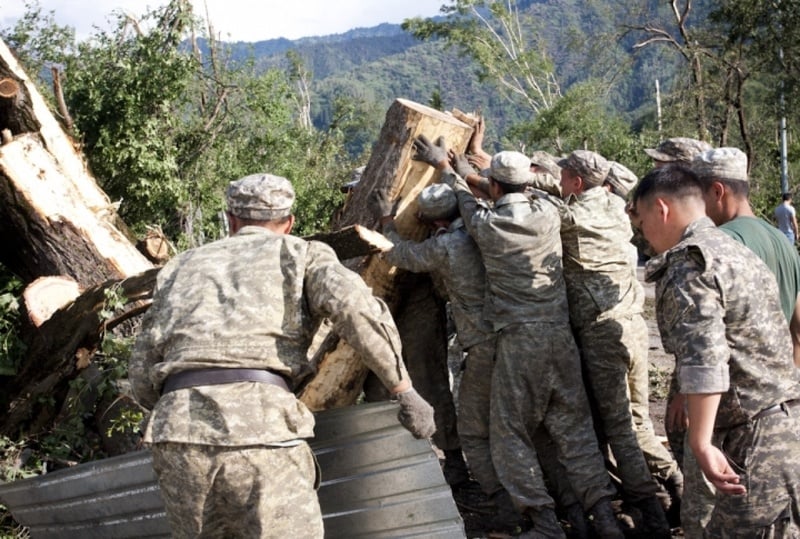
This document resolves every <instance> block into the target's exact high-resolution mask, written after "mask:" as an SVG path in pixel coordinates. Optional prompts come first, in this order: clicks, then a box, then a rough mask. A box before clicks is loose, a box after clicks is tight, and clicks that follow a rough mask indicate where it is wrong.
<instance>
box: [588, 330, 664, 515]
mask: <svg viewBox="0 0 800 539" xmlns="http://www.w3.org/2000/svg"><path fill="white" fill-rule="evenodd" d="M576 336H577V342H578V346H579V347H580V349H581V358H582V360H583V367H584V369H585V373H586V383H587V387H588V390H589V393H590V395H591V397H592V402H593V404H594V406H595V407H596V410H597V413H598V416H599V419H600V427H601V429H602V434H603V435H604V436H605V439H606V440H607V442H608V444H609V446H610V448H611V452H612V453H613V455H614V459H615V461H616V463H617V473H618V475H619V479H620V481H621V483H622V487H623V489H624V490H625V493H626V495H627V496H628V497H630V499H631V500H633V501H636V500H641V499H644V498H648V497H650V496H653V495H654V494H655V493H656V492H658V484H657V483H656V481H655V479H653V476H652V475H651V474H650V469H649V467H648V465H647V462H646V461H645V457H644V453H643V452H642V447H641V446H640V445H639V441H638V439H637V436H636V433H635V432H634V429H633V418H632V413H631V400H630V393H629V388H628V381H629V379H628V376H629V373H631V372H632V371H634V372H636V375H637V376H639V377H641V369H642V368H643V367H644V369H645V372H646V369H647V363H646V362H647V355H646V350H647V325H646V324H645V322H644V319H643V318H642V317H641V316H640V315H634V316H627V317H617V318H607V319H605V320H601V321H598V322H593V323H590V324H586V325H584V326H583V327H580V328H577V329H576ZM639 391H646V390H645V389H642V388H641V387H640V388H639ZM645 395H646V393H645ZM639 398H641V396H640V397H639ZM645 402H646V399H645ZM647 413H648V415H649V411H648V412H647ZM640 434H641V436H642V437H645V438H647V444H646V445H647V446H648V447H650V448H655V447H656V446H657V445H659V444H658V440H656V439H655V433H654V432H653V430H652V424H651V425H650V431H649V434H650V436H649V437H648V436H646V435H647V434H648V432H647V431H642V432H641V433H640ZM664 452H665V453H667V455H666V456H667V458H669V454H668V452H666V450H665V451H664Z"/></svg>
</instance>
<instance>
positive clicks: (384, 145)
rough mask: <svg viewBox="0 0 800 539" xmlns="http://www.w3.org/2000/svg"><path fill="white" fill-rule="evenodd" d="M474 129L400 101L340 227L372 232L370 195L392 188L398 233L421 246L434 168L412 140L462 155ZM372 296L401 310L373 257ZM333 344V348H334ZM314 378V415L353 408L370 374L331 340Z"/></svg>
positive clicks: (386, 269)
mask: <svg viewBox="0 0 800 539" xmlns="http://www.w3.org/2000/svg"><path fill="white" fill-rule="evenodd" d="M472 132H473V129H472V128H471V127H470V126H468V125H466V124H464V123H463V122H461V121H459V120H457V119H455V118H454V117H453V116H452V115H448V114H445V113H442V112H440V111H437V110H434V109H431V108H430V107H426V106H424V105H420V104H418V103H414V102H412V101H408V100H405V99H398V100H396V101H395V102H394V103H393V104H392V106H391V107H390V108H389V110H388V112H387V113H386V120H385V122H384V125H383V128H382V129H381V133H380V137H379V139H378V142H377V144H376V145H375V149H374V150H373V152H372V155H371V157H370V160H369V163H367V166H366V169H365V170H364V174H363V176H362V178H361V181H360V182H359V183H358V184H357V185H356V186H355V187H354V188H353V190H352V192H351V194H350V197H349V199H348V202H347V206H346V207H345V208H344V211H343V212H342V213H341V215H340V216H339V221H338V223H337V224H336V226H340V227H343V226H348V225H354V224H360V225H363V226H366V227H369V228H374V227H375V225H376V223H377V216H375V215H372V214H371V212H370V210H369V205H368V198H369V194H370V193H371V192H372V191H373V190H374V189H378V188H381V187H383V186H387V185H388V186H391V192H392V196H393V199H395V200H396V199H399V200H400V201H399V205H398V209H397V216H396V218H395V223H396V225H397V229H398V232H399V233H400V234H401V235H402V236H404V237H406V238H411V239H416V240H421V239H423V238H424V237H425V236H426V235H427V230H426V228H425V227H424V226H423V225H422V224H421V223H420V222H419V221H418V220H417V218H416V213H417V206H418V204H417V195H418V194H419V192H420V191H422V189H424V188H425V186H427V185H429V184H430V183H432V182H433V181H435V179H436V174H437V172H436V171H435V170H434V169H433V168H432V167H430V166H428V165H426V164H424V163H419V162H416V161H413V160H412V159H411V156H412V153H413V150H412V144H413V142H414V139H415V138H416V137H417V136H418V135H421V134H424V135H425V136H426V137H428V138H430V139H431V140H435V139H436V138H438V137H440V136H443V137H444V139H445V142H446V144H447V147H448V148H453V149H455V150H456V151H457V152H463V151H464V150H465V148H466V145H467V143H468V142H469V139H470V137H471V136H472ZM357 268H358V270H359V272H360V273H361V276H362V278H363V279H364V281H365V282H366V283H367V284H368V285H369V286H371V287H372V290H373V293H374V294H375V295H376V296H379V297H381V298H383V299H384V300H386V302H387V303H388V304H389V307H390V308H392V309H393V310H394V308H395V307H396V306H397V304H398V299H399V298H398V287H397V278H398V271H397V269H396V268H394V267H392V266H391V265H389V264H388V263H387V262H386V261H384V260H383V259H382V258H381V257H379V256H370V257H367V258H365V259H363V260H362V261H360V264H359V265H358V266H357ZM334 344H335V347H333V346H334ZM317 355H318V357H319V358H320V359H319V365H318V371H317V374H316V376H315V377H314V378H313V379H312V380H311V381H310V382H309V383H308V384H307V385H306V387H305V388H304V389H303V391H302V393H301V399H302V401H303V402H304V403H305V404H306V405H307V406H308V407H309V408H310V409H311V410H314V411H318V410H324V409H328V408H332V407H339V406H347V405H349V404H353V403H354V402H355V401H356V399H357V398H358V395H359V394H360V393H361V389H362V383H363V381H364V378H365V377H366V375H367V370H366V368H365V367H364V365H363V362H362V361H361V360H360V358H359V357H358V355H357V354H356V353H355V351H354V350H353V349H352V348H351V347H350V346H349V345H348V344H347V343H345V342H344V341H341V340H337V339H335V338H331V339H329V340H328V341H326V343H325V345H324V346H323V347H321V349H320V351H319V352H318V354H317Z"/></svg>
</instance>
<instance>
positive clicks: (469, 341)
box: [383, 218, 501, 494]
mask: <svg viewBox="0 0 800 539" xmlns="http://www.w3.org/2000/svg"><path fill="white" fill-rule="evenodd" d="M383 233H384V235H385V236H386V237H387V238H388V239H389V240H391V241H392V243H394V247H393V248H392V249H390V250H388V251H385V252H384V253H383V256H384V258H385V259H386V260H387V262H389V263H390V264H392V265H394V266H397V267H398V268H402V269H405V270H408V271H412V272H429V273H431V274H433V275H434V276H435V278H438V279H440V280H441V282H442V283H443V286H444V288H445V290H446V291H447V294H448V297H449V299H450V307H451V312H452V315H453V320H454V322H455V326H456V331H457V337H458V342H459V344H460V345H461V349H462V350H463V351H464V352H466V354H467V359H466V369H465V371H464V373H463V375H462V379H461V386H460V390H459V401H458V409H459V413H458V432H459V436H460V439H461V445H462V448H463V450H464V454H465V455H466V457H467V462H468V463H469V466H470V470H471V471H472V474H473V476H474V477H475V479H476V480H477V481H478V482H479V483H480V485H481V487H482V488H483V489H484V491H485V492H486V493H487V494H492V493H493V492H495V491H497V490H499V489H500V488H501V485H500V482H499V480H498V479H497V474H496V473H495V470H494V466H493V465H492V460H491V455H490V453H489V392H490V389H491V381H492V368H493V366H494V332H493V331H492V328H491V326H490V325H489V323H488V322H486V321H485V320H484V319H483V303H484V298H485V291H486V272H485V270H484V267H483V261H482V260H481V254H480V251H478V246H477V245H475V242H474V241H473V239H472V238H471V237H470V236H469V234H468V233H467V230H466V228H465V227H464V221H463V220H462V219H460V218H458V219H456V220H455V221H453V222H452V223H450V226H449V227H448V228H447V229H446V230H445V229H440V230H438V231H437V232H436V233H435V234H434V235H433V236H432V237H430V238H428V239H427V240H425V241H422V242H415V241H409V240H403V239H402V238H401V237H400V235H399V234H398V233H397V229H396V228H395V227H394V224H393V223H389V224H387V225H385V226H384V228H383ZM412 374H413V373H412ZM414 379H415V380H417V378H414Z"/></svg>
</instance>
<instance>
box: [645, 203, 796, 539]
mask: <svg viewBox="0 0 800 539" xmlns="http://www.w3.org/2000/svg"><path fill="white" fill-rule="evenodd" d="M647 279H648V280H649V281H657V285H656V298H657V300H656V301H657V314H658V325H659V329H660V331H661V336H662V340H663V341H664V348H665V350H667V351H669V352H671V353H673V354H675V358H676V363H677V366H676V370H677V373H678V374H677V376H678V382H679V384H680V391H681V393H685V394H697V393H720V394H721V401H720V404H719V409H718V411H717V416H716V422H715V425H714V436H713V443H714V445H716V446H717V447H719V448H720V449H721V450H722V451H723V452H724V453H725V455H726V456H727V457H728V460H729V462H730V464H731V466H732V468H733V469H734V470H735V471H736V472H737V473H738V474H739V475H740V479H741V482H742V484H744V485H745V486H746V487H747V494H746V495H744V496H728V495H723V494H717V497H716V505H715V507H714V510H713V513H712V514H711V518H710V521H709V522H708V525H707V526H706V529H705V536H707V537H797V536H798V534H800V528H799V527H798V524H800V523H799V522H798V515H800V504H799V503H798V501H799V500H798V490H797V489H798V485H799V484H800V467H799V466H798V464H797V458H796V457H797V455H798V454H800V453H799V452H800V419H799V418H798V416H799V415H800V412H799V411H798V408H797V407H794V408H790V407H789V406H787V405H784V406H782V407H780V408H776V409H773V411H775V412H776V413H766V412H765V411H766V410H769V409H770V408H771V407H773V406H774V405H779V404H781V403H786V402H788V401H793V400H797V399H800V375H799V374H798V371H797V370H796V369H795V368H794V365H793V362H792V343H791V339H790V337H789V332H788V328H787V324H786V320H785V318H784V317H783V315H782V313H781V310H780V305H779V304H778V301H777V288H776V283H775V279H774V277H773V276H772V275H771V274H770V273H769V270H768V269H767V267H766V266H764V264H763V263H762V262H761V260H759V258H758V257H757V256H756V255H755V254H753V253H752V252H751V251H750V250H748V249H747V248H745V247H743V246H741V245H739V244H738V243H736V242H735V241H734V240H732V239H730V238H729V237H727V236H726V235H725V234H724V233H723V232H721V231H719V230H717V229H716V227H714V224H713V223H712V222H711V220H710V219H708V218H706V217H704V218H701V219H698V220H697V221H695V222H693V223H692V224H691V225H689V227H687V229H686V231H685V232H684V234H683V237H682V238H681V241H680V242H679V243H678V244H677V245H676V246H674V247H673V248H671V249H669V250H668V251H666V252H664V253H662V254H661V255H659V256H658V257H656V258H654V259H653V260H651V261H650V262H649V263H648V265H647ZM688 488H689V485H688V484H687V492H688Z"/></svg>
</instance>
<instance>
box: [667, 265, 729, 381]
mask: <svg viewBox="0 0 800 539" xmlns="http://www.w3.org/2000/svg"><path fill="white" fill-rule="evenodd" d="M698 256H699V257H702V255H700V254H699V252H698V253H695V256H692V254H691V253H686V256H684V257H683V259H682V260H679V261H676V262H675V263H674V265H672V266H671V268H670V272H669V275H668V276H666V278H667V279H668V281H667V284H666V285H665V287H664V290H663V292H662V294H661V297H660V298H659V305H658V308H659V310H660V318H661V320H662V323H663V325H664V326H665V328H664V329H665V331H664V332H663V333H665V334H667V335H669V346H668V349H670V351H672V353H674V354H675V359H676V362H677V370H678V382H679V385H680V391H681V393H689V394H691V393H724V392H726V391H727V390H728V388H729V386H730V372H729V360H730V349H729V348H728V342H727V339H726V336H725V321H724V316H725V310H724V305H723V297H722V293H721V291H720V289H719V287H718V286H717V285H716V282H715V279H714V276H713V272H711V271H703V269H704V268H703V267H702V266H704V264H703V262H702V258H698Z"/></svg>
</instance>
